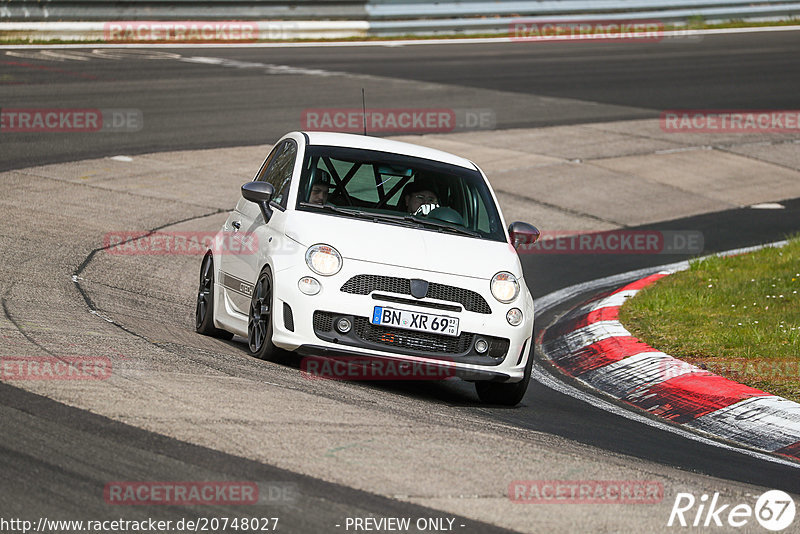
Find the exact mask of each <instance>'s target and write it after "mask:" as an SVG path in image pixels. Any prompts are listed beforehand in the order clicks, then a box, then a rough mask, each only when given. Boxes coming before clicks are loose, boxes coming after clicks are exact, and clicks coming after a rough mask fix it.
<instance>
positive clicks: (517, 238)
mask: <svg viewBox="0 0 800 534" xmlns="http://www.w3.org/2000/svg"><path fill="white" fill-rule="evenodd" d="M508 234H509V236H510V237H511V244H512V245H513V246H514V248H515V249H518V248H519V247H520V245H533V244H534V243H536V241H538V240H539V235H540V234H541V233H540V232H539V229H538V228H536V227H535V226H534V225H532V224H528V223H524V222H519V221H517V222H513V223H511V224H510V225H509V227H508Z"/></svg>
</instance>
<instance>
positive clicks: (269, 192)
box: [242, 182, 275, 222]
mask: <svg viewBox="0 0 800 534" xmlns="http://www.w3.org/2000/svg"><path fill="white" fill-rule="evenodd" d="M273 195H275V188H274V187H273V186H272V184H271V183H268V182H247V183H246V184H244V185H243V186H242V197H244V199H245V200H249V201H250V202H255V203H256V204H258V207H259V208H261V214H262V215H263V216H264V221H265V222H269V220H270V218H272V208H270V207H269V201H270V200H272V197H273Z"/></svg>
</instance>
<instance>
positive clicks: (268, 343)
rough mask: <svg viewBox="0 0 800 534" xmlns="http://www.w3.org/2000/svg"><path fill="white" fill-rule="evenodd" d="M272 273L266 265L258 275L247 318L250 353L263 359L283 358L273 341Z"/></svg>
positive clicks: (275, 359) (271, 360)
mask: <svg viewBox="0 0 800 534" xmlns="http://www.w3.org/2000/svg"><path fill="white" fill-rule="evenodd" d="M273 301H274V298H273V285H272V273H271V272H270V270H269V267H265V268H264V270H263V271H261V274H260V275H259V276H258V281H257V282H256V286H255V287H254V288H253V296H252V297H251V298H250V313H249V314H248V318H247V344H248V345H249V347H250V354H252V355H253V356H255V357H256V358H259V359H261V360H267V361H270V362H275V361H279V360H281V358H282V356H283V351H282V350H281V349H279V348H278V347H276V346H275V345H274V344H273V343H272V317H273V314H272V309H273V306H272V304H273Z"/></svg>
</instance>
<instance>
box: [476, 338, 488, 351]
mask: <svg viewBox="0 0 800 534" xmlns="http://www.w3.org/2000/svg"><path fill="white" fill-rule="evenodd" d="M487 350H489V344H488V343H487V342H486V340H485V339H479V340H478V341H476V342H475V352H477V353H478V354H483V353H484V352H486V351H487Z"/></svg>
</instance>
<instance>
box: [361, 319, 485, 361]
mask: <svg viewBox="0 0 800 534" xmlns="http://www.w3.org/2000/svg"><path fill="white" fill-rule="evenodd" d="M353 326H354V328H355V332H356V335H357V336H358V337H359V338H361V339H363V340H364V341H369V342H370V343H379V344H381V345H387V346H390V347H403V348H406V349H412V350H421V351H424V352H438V353H443V354H461V353H464V352H467V351H468V350H469V349H470V345H471V343H472V336H473V334H470V333H468V332H462V333H461V335H460V336H458V337H455V336H443V335H441V334H431V333H428V332H415V331H413V330H405V329H403V328H393V327H390V326H389V327H387V326H375V325H373V324H372V323H370V322H369V321H367V319H366V318H364V317H356V318H355V321H354V324H353Z"/></svg>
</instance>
